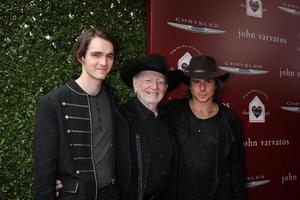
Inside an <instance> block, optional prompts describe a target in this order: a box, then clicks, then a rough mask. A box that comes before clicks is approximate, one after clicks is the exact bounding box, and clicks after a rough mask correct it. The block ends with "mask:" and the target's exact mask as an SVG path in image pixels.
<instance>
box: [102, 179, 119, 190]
mask: <svg viewBox="0 0 300 200" xmlns="http://www.w3.org/2000/svg"><path fill="white" fill-rule="evenodd" d="M115 183H116V180H115V179H112V180H111V182H110V183H102V184H101V183H100V184H99V189H102V188H105V187H109V186H113V185H114V184H115Z"/></svg>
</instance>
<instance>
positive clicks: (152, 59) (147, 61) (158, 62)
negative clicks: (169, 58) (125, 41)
mask: <svg viewBox="0 0 300 200" xmlns="http://www.w3.org/2000/svg"><path fill="white" fill-rule="evenodd" d="M144 70H151V71H156V72H159V73H162V74H163V75H165V76H166V78H167V81H168V90H171V89H173V88H175V87H176V86H177V85H178V84H179V83H180V81H182V79H183V72H182V71H181V70H168V69H167V66H166V64H165V61H164V58H163V56H161V55H159V54H151V55H149V56H147V57H145V58H142V59H129V60H126V61H124V63H123V64H122V65H121V68H120V75H121V78H122V80H123V82H124V83H125V84H126V85H127V86H129V87H131V88H132V87H133V86H132V79H133V77H134V76H135V75H136V74H138V73H139V72H141V71H144Z"/></svg>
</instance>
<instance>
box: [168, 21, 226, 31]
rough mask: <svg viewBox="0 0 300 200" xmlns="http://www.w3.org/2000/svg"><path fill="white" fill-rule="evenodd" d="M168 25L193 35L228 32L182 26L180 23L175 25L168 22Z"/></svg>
mask: <svg viewBox="0 0 300 200" xmlns="http://www.w3.org/2000/svg"><path fill="white" fill-rule="evenodd" d="M168 24H169V25H170V26H173V27H175V28H179V29H182V30H185V31H189V32H192V33H201V34H224V33H226V31H223V30H218V29H212V28H203V27H196V26H192V25H188V24H180V23H175V22H168Z"/></svg>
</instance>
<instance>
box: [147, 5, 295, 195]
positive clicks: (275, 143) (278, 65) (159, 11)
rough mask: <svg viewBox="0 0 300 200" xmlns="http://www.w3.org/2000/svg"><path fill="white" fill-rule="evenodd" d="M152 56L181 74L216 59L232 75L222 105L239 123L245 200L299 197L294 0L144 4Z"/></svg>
mask: <svg viewBox="0 0 300 200" xmlns="http://www.w3.org/2000/svg"><path fill="white" fill-rule="evenodd" d="M152 52H156V53H161V54H163V55H164V56H165V57H166V61H167V63H168V65H169V67H170V69H177V68H179V69H181V70H185V67H186V65H187V64H188V63H189V61H190V59H191V57H192V56H195V55H199V54H206V55H211V56H213V57H215V58H216V60H217V63H218V66H219V70H221V71H223V72H229V73H230V78H229V80H228V81H227V82H226V85H225V88H224V91H223V92H224V93H223V96H222V101H223V102H224V103H225V104H227V105H228V106H230V107H231V108H232V109H233V110H234V111H235V112H236V113H237V114H238V115H239V116H240V118H241V120H242V122H243V125H244V138H245V139H244V140H245V141H244V146H245V150H246V172H247V174H246V176H247V177H246V178H247V184H246V185H245V187H247V195H248V199H250V200H260V199H272V200H282V199H298V198H300V182H299V178H300V126H299V125H300V1H299V0H288V1H272V0H268V1H261V0H232V1H219V0H210V1H199V0H186V1H180V0H149V1H148V53H152ZM184 94H185V87H184V86H183V85H180V86H179V87H178V88H177V89H176V90H175V91H172V92H171V93H169V94H167V97H166V99H165V100H167V99H172V98H178V97H182V96H183V95H184Z"/></svg>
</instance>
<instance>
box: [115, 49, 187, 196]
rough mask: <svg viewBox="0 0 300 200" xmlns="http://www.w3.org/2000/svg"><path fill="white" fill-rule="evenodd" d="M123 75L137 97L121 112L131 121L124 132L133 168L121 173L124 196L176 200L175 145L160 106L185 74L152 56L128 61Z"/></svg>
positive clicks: (122, 72)
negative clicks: (168, 90) (166, 94)
mask: <svg viewBox="0 0 300 200" xmlns="http://www.w3.org/2000/svg"><path fill="white" fill-rule="evenodd" d="M120 74H121V78H122V80H123V81H124V83H125V84H126V85H128V86H129V87H131V88H133V89H134V92H135V94H136V95H135V96H134V97H133V98H132V99H130V100H129V101H128V102H127V103H126V104H125V105H123V106H122V107H121V109H120V111H121V114H122V115H123V117H124V118H125V119H126V120H127V122H128V126H129V128H128V129H127V130H123V132H124V134H129V137H130V151H131V155H132V162H131V163H132V166H131V167H130V168H124V169H123V172H122V173H121V174H119V179H120V185H121V192H122V194H123V197H124V198H125V199H126V200H135V199H143V200H158V199H160V200H162V199H175V192H176V174H177V169H176V167H177V149H176V143H175V140H174V138H173V135H172V133H171V129H170V127H169V126H168V124H167V122H166V120H165V119H164V116H163V115H162V113H161V110H160V108H159V107H158V103H159V102H160V101H161V99H162V98H163V96H164V94H165V92H166V91H167V89H172V88H174V87H175V86H176V85H177V84H178V83H179V82H180V81H181V79H182V77H183V73H182V72H181V71H180V70H173V71H169V70H167V67H166V65H165V62H164V59H163V57H162V56H161V55H158V54H151V55H149V56H148V57H146V58H144V59H131V60H128V61H126V62H125V63H124V64H123V66H122V68H121V69H120ZM128 169H129V170H128ZM120 170H122V169H120ZM126 170H127V171H126ZM124 176H127V177H128V178H124Z"/></svg>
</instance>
